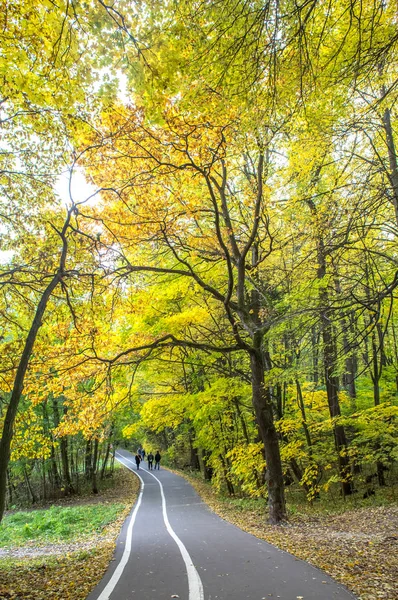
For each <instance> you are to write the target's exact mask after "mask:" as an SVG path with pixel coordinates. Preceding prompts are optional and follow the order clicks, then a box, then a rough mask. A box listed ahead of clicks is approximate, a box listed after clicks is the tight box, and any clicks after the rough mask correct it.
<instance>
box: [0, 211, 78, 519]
mask: <svg viewBox="0 0 398 600" xmlns="http://www.w3.org/2000/svg"><path fill="white" fill-rule="evenodd" d="M71 214H72V209H70V210H68V213H67V216H66V219H65V223H64V226H63V228H62V231H61V232H59V235H60V237H61V240H62V251H61V255H60V259H59V267H58V270H57V272H56V273H55V275H54V276H53V277H52V279H51V281H50V283H49V284H48V286H47V287H46V289H45V290H44V292H43V294H42V296H41V298H40V301H39V303H38V305H37V309H36V313H35V316H34V318H33V321H32V324H31V326H30V329H29V333H28V335H27V338H26V341H25V345H24V349H23V351H22V355H21V359H20V361H19V364H18V368H17V372H16V374H15V379H14V384H13V388H12V392H11V398H10V402H9V404H8V408H7V412H6V416H5V419H4V425H3V433H2V436H1V441H0V522H1V520H2V519H3V514H4V509H5V501H6V489H7V468H8V463H9V461H10V449H11V440H12V437H13V434H14V422H15V417H16V415H17V411H18V406H19V401H20V399H21V396H22V392H23V387H24V382H25V375H26V371H27V369H28V365H29V360H30V357H31V355H32V351H33V346H34V344H35V341H36V337H37V334H38V332H39V329H40V327H41V325H42V319H43V316H44V313H45V310H46V308H47V304H48V301H49V299H50V297H51V294H52V293H53V291H54V290H55V288H56V287H57V285H58V283H59V282H60V281H61V280H62V278H63V276H64V270H65V261H66V254H67V249H68V244H67V239H66V233H67V230H68V227H69V222H70V218H71Z"/></svg>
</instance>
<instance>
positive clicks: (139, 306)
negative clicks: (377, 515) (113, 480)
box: [0, 0, 398, 523]
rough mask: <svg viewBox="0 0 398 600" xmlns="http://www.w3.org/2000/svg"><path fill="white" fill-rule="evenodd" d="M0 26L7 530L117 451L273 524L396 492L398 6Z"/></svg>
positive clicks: (46, 11) (3, 498) (53, 8)
mask: <svg viewBox="0 0 398 600" xmlns="http://www.w3.org/2000/svg"><path fill="white" fill-rule="evenodd" d="M1 14H2V16H1V17H0V19H1V20H2V28H1V34H0V35H1V38H2V48H4V52H3V53H2V55H1V57H0V70H1V77H2V81H3V86H2V98H1V103H0V127H1V133H2V146H1V154H0V169H1V173H0V186H1V192H0V203H1V209H0V219H1V226H0V236H1V250H2V252H1V265H0V266H1V272H0V283H1V294H0V319H1V328H2V334H1V339H0V342H1V345H2V353H1V354H2V364H1V373H2V385H1V411H0V415H1V416H0V419H1V424H2V431H3V433H2V439H1V445H0V459H1V465H2V466H1V468H0V510H1V514H2V512H3V511H4V506H5V504H6V502H8V504H12V498H13V495H15V494H17V493H20V492H19V488H21V487H22V486H23V485H26V486H28V489H29V490H30V491H29V493H30V494H31V495H32V496H37V495H38V494H39V493H42V494H44V495H46V494H54V493H58V492H57V490H58V491H59V490H62V491H63V492H64V493H73V492H74V491H75V489H76V487H78V485H79V472H81V471H84V472H85V474H86V476H87V477H89V478H91V479H92V482H93V490H94V491H95V490H96V485H97V484H96V477H97V473H99V472H100V473H101V475H102V476H104V473H105V468H106V465H107V463H108V461H109V460H110V458H111V455H112V449H113V448H114V447H115V446H116V445H117V444H118V443H122V441H123V440H124V442H125V443H132V444H136V445H139V444H144V445H145V446H147V447H148V446H151V447H154V446H155V444H156V446H157V447H161V448H162V449H163V451H167V460H169V462H170V464H173V465H177V466H180V467H184V466H185V467H186V466H188V465H189V466H190V467H191V468H193V469H198V470H201V471H202V473H203V475H204V477H205V478H207V479H211V480H212V482H213V484H214V485H215V486H217V488H218V489H220V490H222V491H225V492H227V493H229V494H237V495H247V496H251V497H265V498H268V505H269V518H270V520H271V522H273V523H278V522H280V521H282V520H284V519H285V518H286V517H287V512H286V504H285V492H286V491H287V493H289V488H290V486H291V485H293V487H294V486H295V487H296V488H298V489H301V490H302V493H303V494H305V495H306V497H307V498H308V500H309V501H310V502H313V501H314V500H315V499H316V498H318V497H319V495H322V494H333V493H336V492H337V491H339V493H341V494H342V496H343V497H346V496H347V495H351V494H352V493H358V489H359V488H361V486H362V488H361V493H363V494H367V493H374V482H375V481H376V482H377V484H378V486H380V487H384V486H386V485H391V484H392V483H393V482H394V481H395V480H396V461H397V458H398V457H397V450H396V448H397V433H398V432H397V411H398V405H397V394H398V345H397V344H398V342H397V324H396V319H397V315H396V312H397V307H396V305H395V302H394V301H395V296H396V288H397V285H398V271H397V261H398V256H397V250H396V240H397V234H398V164H397V151H396V110H397V105H396V101H397V81H398V80H397V74H398V71H397V46H398V35H397V28H396V24H397V23H396V4H395V3H394V2H390V1H388V0H385V1H383V2H379V1H376V0H366V1H363V0H362V1H361V2H359V1H357V0H344V1H340V0H339V1H337V0H331V1H330V2H328V3H325V2H320V1H319V0H312V1H310V2H304V3H303V4H297V2H295V1H294V2H293V1H292V0H286V1H284V2H280V1H278V2H273V1H271V2H263V1H258V2H257V1H256V2H250V3H247V2H244V1H241V0H239V1H237V2H236V1H234V2H230V1H229V0H227V1H224V2H215V1H213V2H191V1H189V0H184V1H183V2H171V3H170V2H162V0H158V1H156V2H148V3H146V2H140V1H137V2H131V1H130V0H121V1H117V2H114V3H113V4H107V3H105V2H102V0H92V1H91V2H87V3H80V2H74V1H72V2H70V1H69V0H68V1H67V2H64V3H58V4H54V3H52V2H40V3H39V4H37V3H35V4H32V3H31V2H29V1H28V0H21V1H20V2H14V3H13V5H12V6H11V5H9V4H7V5H5V6H4V10H3V11H2V13H1ZM62 174H63V176H64V179H65V174H66V175H67V180H68V182H69V187H68V189H67V190H65V195H64V196H63V197H62V198H60V197H59V196H58V194H57V189H59V181H60V179H59V178H60V176H61V175H62ZM77 177H78V179H77V181H81V180H82V178H83V177H84V178H85V180H86V182H87V186H85V188H84V189H81V190H80V191H79V194H77V193H76V191H75V190H76V187H74V186H73V181H74V180H75V179H76V178H77ZM86 189H87V190H89V191H88V192H87V193H86ZM65 198H68V200H65ZM38 478H41V480H42V483H41V484H40V490H41V491H40V492H37V491H36V492H35V489H34V485H32V483H31V482H32V481H36V480H38ZM372 482H373V483H372ZM362 490H363V491H362ZM32 499H33V498H32Z"/></svg>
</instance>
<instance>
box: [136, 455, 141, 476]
mask: <svg viewBox="0 0 398 600" xmlns="http://www.w3.org/2000/svg"><path fill="white" fill-rule="evenodd" d="M140 462H141V456H140V455H139V454H138V452H137V454H136V455H135V464H136V465H137V471H138V469H139V468H140Z"/></svg>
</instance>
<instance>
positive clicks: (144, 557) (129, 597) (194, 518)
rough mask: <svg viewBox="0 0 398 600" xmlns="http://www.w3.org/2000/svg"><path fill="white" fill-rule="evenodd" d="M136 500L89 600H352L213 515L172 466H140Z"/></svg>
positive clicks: (126, 458) (129, 458)
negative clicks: (169, 468) (101, 577)
mask: <svg viewBox="0 0 398 600" xmlns="http://www.w3.org/2000/svg"><path fill="white" fill-rule="evenodd" d="M116 458H117V459H118V460H119V462H121V463H122V464H124V465H125V466H126V467H127V468H128V469H130V470H131V471H134V472H135V473H136V474H137V475H138V476H139V477H140V479H141V491H140V495H139V497H138V499H137V502H136V504H135V506H134V508H133V510H132V511H131V513H130V515H129V517H128V518H127V519H126V521H125V523H124V525H123V528H122V531H121V534H120V536H119V538H118V541H117V545H116V551H115V555H114V559H113V561H112V562H111V564H110V566H109V568H108V570H107V572H106V573H105V575H104V577H103V579H102V580H101V582H100V583H99V584H98V585H97V586H96V588H95V589H94V590H93V591H92V592H91V594H90V595H89V596H88V598H87V600H169V599H170V598H179V599H180V600H268V599H269V598H272V599H276V598H279V599H280V600H301V599H303V600H354V598H355V596H353V595H352V594H351V593H350V592H349V591H348V590H346V588H344V587H343V586H341V585H340V584H338V583H336V582H335V581H334V580H333V579H331V578H330V577H329V576H328V575H326V573H324V572H322V571H320V570H318V569H316V568H315V567H312V566H311V565H309V564H308V563H306V562H304V561H302V560H299V559H297V558H295V557H294V556H292V555H291V554H288V553H287V552H284V551H283V550H279V549H278V548H276V547H275V546H272V545H270V544H268V543H267V542H264V541H263V540H260V539H258V538H256V537H254V536H253V535H251V534H249V533H245V532H244V531H242V530H241V529H239V528H238V527H235V526H234V525H232V524H230V523H228V522H226V521H224V520H223V519H221V518H220V517H218V516H217V515H215V514H214V513H212V512H211V511H210V510H209V508H208V507H207V505H206V504H205V503H204V502H202V500H201V499H200V497H199V496H198V495H197V493H196V492H195V490H194V489H193V487H192V486H191V485H190V483H188V482H187V481H186V480H185V479H183V478H182V477H180V476H178V475H176V474H174V473H171V472H170V471H167V470H164V469H162V468H161V469H160V471H148V470H147V469H146V463H144V464H143V465H142V466H141V468H140V469H139V470H138V471H137V470H136V465H135V462H133V460H134V457H133V455H132V454H131V453H130V452H127V451H126V450H119V451H118V452H117V453H116Z"/></svg>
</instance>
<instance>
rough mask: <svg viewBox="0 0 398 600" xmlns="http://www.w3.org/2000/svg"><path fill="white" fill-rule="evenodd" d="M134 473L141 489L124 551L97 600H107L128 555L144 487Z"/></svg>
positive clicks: (120, 574) (142, 481)
mask: <svg viewBox="0 0 398 600" xmlns="http://www.w3.org/2000/svg"><path fill="white" fill-rule="evenodd" d="M116 460H119V459H116ZM119 462H121V461H120V460H119ZM125 466H127V465H125ZM127 468H129V467H127ZM130 470H131V471H132V469H130ZM136 475H137V476H138V477H139V479H140V481H141V490H140V494H139V496H138V500H137V504H136V505H135V508H134V512H133V514H132V515H131V519H130V523H129V526H128V529H127V533H126V545H125V547H124V552H123V554H122V558H121V559H120V562H119V564H118V566H117V567H116V569H115V570H114V572H113V575H112V577H111V578H110V580H109V581H108V583H107V584H106V586H105V587H104V589H103V590H102V592H101V593H100V595H99V596H98V599H97V600H108V599H109V596H110V595H111V594H112V592H113V590H114V589H115V586H116V584H117V582H118V581H119V579H120V577H121V576H122V573H123V571H124V567H125V566H126V564H127V561H128V559H129V557H130V552H131V540H132V536H133V527H134V523H135V519H136V516H137V513H138V509H139V508H140V505H141V500H142V495H143V493H144V487H145V483H144V480H143V479H142V477H140V476H139V475H138V473H136Z"/></svg>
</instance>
